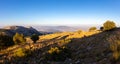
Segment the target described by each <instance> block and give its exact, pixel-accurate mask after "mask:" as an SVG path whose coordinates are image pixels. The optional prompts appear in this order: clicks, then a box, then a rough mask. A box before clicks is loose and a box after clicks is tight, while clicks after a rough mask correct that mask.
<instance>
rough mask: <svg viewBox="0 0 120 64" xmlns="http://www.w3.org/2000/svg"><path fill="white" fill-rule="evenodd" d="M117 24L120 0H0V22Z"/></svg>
mask: <svg viewBox="0 0 120 64" xmlns="http://www.w3.org/2000/svg"><path fill="white" fill-rule="evenodd" d="M106 20H111V21H114V22H115V23H116V24H117V25H119V24H120V0H0V25H79V24H82V25H84V24H96V25H101V24H103V23H104V22H105V21H106Z"/></svg>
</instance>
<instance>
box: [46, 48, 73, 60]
mask: <svg viewBox="0 0 120 64" xmlns="http://www.w3.org/2000/svg"><path fill="white" fill-rule="evenodd" d="M70 57H71V52H70V50H69V49H68V48H67V47H65V46H63V47H54V48H51V49H50V50H48V52H47V54H46V59H47V60H51V61H64V60H65V59H66V58H70Z"/></svg>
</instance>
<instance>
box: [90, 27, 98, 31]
mask: <svg viewBox="0 0 120 64" xmlns="http://www.w3.org/2000/svg"><path fill="white" fill-rule="evenodd" d="M96 29H97V28H96V27H91V28H90V29H89V31H94V30H96Z"/></svg>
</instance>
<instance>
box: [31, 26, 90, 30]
mask: <svg viewBox="0 0 120 64" xmlns="http://www.w3.org/2000/svg"><path fill="white" fill-rule="evenodd" d="M33 27H34V28H36V29H37V30H38V31H43V32H66V31H71V32H73V31H77V30H84V31H87V30H88V29H89V28H90V27H91V25H80V26H64V25H63V26H33Z"/></svg>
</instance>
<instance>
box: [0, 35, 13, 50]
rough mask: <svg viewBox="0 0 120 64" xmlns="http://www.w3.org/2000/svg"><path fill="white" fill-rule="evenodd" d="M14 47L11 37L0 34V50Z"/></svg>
mask: <svg viewBox="0 0 120 64" xmlns="http://www.w3.org/2000/svg"><path fill="white" fill-rule="evenodd" d="M11 45H14V42H13V40H12V37H10V36H7V35H2V34H0V49H1V48H4V47H8V46H11Z"/></svg>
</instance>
